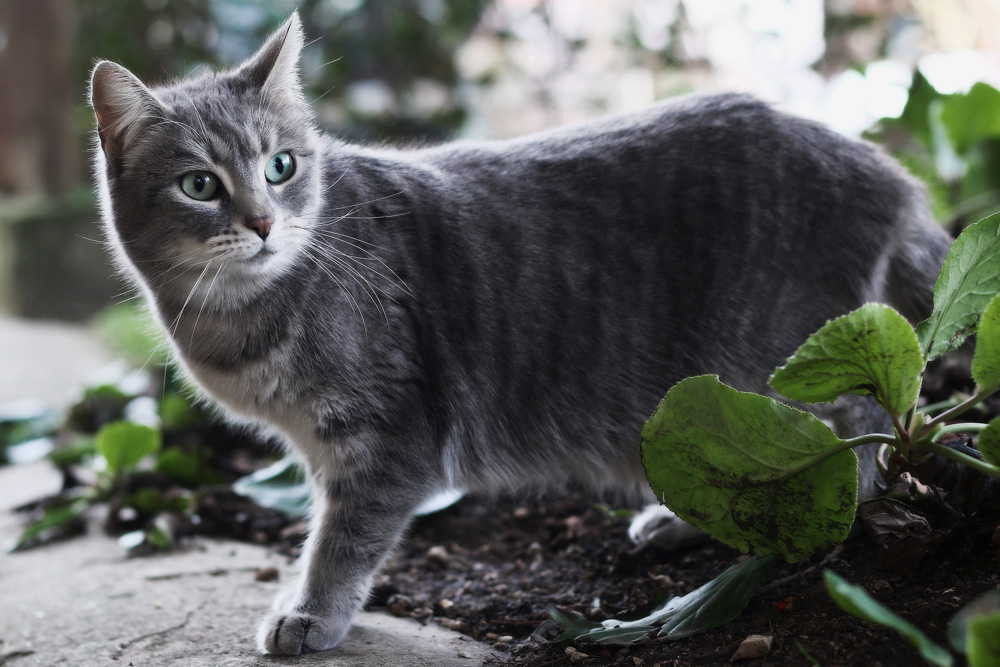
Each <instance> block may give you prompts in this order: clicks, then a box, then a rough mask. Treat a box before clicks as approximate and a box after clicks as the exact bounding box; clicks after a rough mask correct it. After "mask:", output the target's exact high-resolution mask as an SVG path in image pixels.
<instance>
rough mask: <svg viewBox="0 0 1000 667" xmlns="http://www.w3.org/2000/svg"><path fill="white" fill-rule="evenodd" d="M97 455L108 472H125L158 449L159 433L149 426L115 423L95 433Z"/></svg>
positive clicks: (124, 422) (106, 425)
mask: <svg viewBox="0 0 1000 667" xmlns="http://www.w3.org/2000/svg"><path fill="white" fill-rule="evenodd" d="M96 440H97V453H98V454H100V455H101V456H103V457H104V458H105V460H106V461H107V462H108V471H109V472H111V473H113V474H115V473H121V472H127V471H129V470H131V469H132V468H134V467H135V465H136V464H137V463H138V462H139V461H141V460H142V459H143V458H144V457H146V456H148V455H150V454H152V453H154V452H156V451H157V450H158V449H159V448H160V432H159V431H157V430H156V429H153V428H150V427H149V426H143V425H142V424H133V423H132V422H126V421H117V422H111V423H110V424H105V425H104V426H103V427H101V430H100V431H98V432H97V439H96Z"/></svg>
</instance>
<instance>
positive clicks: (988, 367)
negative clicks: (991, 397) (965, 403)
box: [972, 293, 1000, 390]
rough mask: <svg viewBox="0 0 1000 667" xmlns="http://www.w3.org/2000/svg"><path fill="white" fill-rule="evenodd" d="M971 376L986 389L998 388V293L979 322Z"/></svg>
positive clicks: (999, 341) (999, 343)
mask: <svg viewBox="0 0 1000 667" xmlns="http://www.w3.org/2000/svg"><path fill="white" fill-rule="evenodd" d="M972 377H973V378H975V380H976V382H978V383H979V384H980V385H981V386H982V387H984V388H986V389H987V390H995V389H1000V293H998V294H996V295H995V296H994V297H993V298H992V299H990V302H989V304H987V306H986V310H985V311H983V318H982V320H980V322H979V333H978V334H977V335H976V352H975V354H973V356H972Z"/></svg>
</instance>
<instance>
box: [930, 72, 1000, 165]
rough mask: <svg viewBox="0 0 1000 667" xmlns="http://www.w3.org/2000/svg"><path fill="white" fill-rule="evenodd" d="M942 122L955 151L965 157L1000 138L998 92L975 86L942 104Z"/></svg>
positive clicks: (994, 89) (983, 85)
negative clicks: (979, 147)
mask: <svg viewBox="0 0 1000 667" xmlns="http://www.w3.org/2000/svg"><path fill="white" fill-rule="evenodd" d="M943 104H944V108H943V109H942V110H941V122H942V123H943V124H944V126H945V129H946V130H947V132H948V138H949V139H950V140H951V143H952V144H953V145H954V146H955V149H956V150H957V151H958V152H960V153H964V152H965V151H967V150H969V149H970V148H972V147H973V146H974V145H975V144H977V143H979V142H980V141H982V140H983V139H988V138H990V137H1000V90H997V89H996V88H994V87H993V86H991V85H989V84H987V83H982V82H980V83H977V84H975V85H974V86H972V88H970V89H969V92H968V93H966V94H965V95H953V96H951V97H950V98H948V99H947V100H946V101H945V102H944V103H943Z"/></svg>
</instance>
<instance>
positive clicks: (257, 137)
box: [90, 14, 321, 305]
mask: <svg viewBox="0 0 1000 667" xmlns="http://www.w3.org/2000/svg"><path fill="white" fill-rule="evenodd" d="M302 42H303V39H302V28H301V26H300V23H299V19H298V16H297V15H295V14H293V15H292V17H291V18H289V19H288V21H286V22H285V24H284V25H283V26H282V27H281V28H279V29H278V30H277V32H275V33H274V34H273V35H272V36H271V37H270V39H268V41H267V42H266V43H265V44H264V46H263V47H262V48H261V49H260V50H259V51H258V52H257V53H256V54H254V55H253V56H252V57H251V58H250V59H249V60H247V61H246V62H244V63H243V64H242V65H240V66H239V67H237V68H235V69H233V70H231V71H227V72H221V73H207V74H203V75H202V76H200V77H197V78H191V79H185V80H182V81H179V82H176V83H173V84H170V85H166V86H162V87H155V88H147V87H146V86H145V85H143V84H142V83H141V82H140V81H139V80H138V79H137V78H136V77H135V76H134V75H133V74H132V73H131V72H129V71H128V70H126V69H125V68H123V67H121V66H120V65H117V64H115V63H111V62H107V61H103V62H100V63H98V64H97V66H96V67H95V68H94V72H93V75H92V78H91V87H90V99H91V104H92V106H93V108H94V113H95V114H96V116H97V136H98V139H99V144H100V147H99V150H98V151H97V154H98V155H97V161H96V164H97V168H96V172H97V181H98V184H99V186H100V190H101V198H102V205H103V215H104V221H105V225H106V228H107V233H108V237H109V239H110V241H111V242H112V244H113V245H114V246H115V247H116V248H117V250H118V252H119V255H120V259H122V260H124V263H125V265H126V266H127V267H131V268H132V269H134V270H135V271H137V273H138V275H140V276H141V277H142V278H143V281H144V282H145V284H146V286H147V287H148V288H150V289H152V290H153V291H154V292H156V293H158V294H160V295H161V296H162V295H166V296H168V297H174V298H181V299H183V298H190V297H191V296H192V295H195V296H197V292H198V291H202V292H204V293H205V298H206V299H207V298H208V292H206V291H205V290H207V289H208V285H209V284H210V281H211V282H212V284H215V285H216V288H215V290H214V291H215V293H214V294H213V295H212V299H213V300H215V299H222V300H225V301H226V302H227V303H230V304H232V305H238V303H239V302H240V301H241V300H242V299H241V295H243V296H245V295H249V294H252V293H253V292H254V291H255V290H256V288H257V287H259V286H260V285H262V284H266V283H268V282H270V281H271V280H274V279H275V278H277V277H279V276H281V275H282V274H284V273H285V272H286V271H287V270H288V269H289V268H290V267H291V266H293V265H294V263H295V260H296V258H297V256H298V254H299V251H300V249H301V248H302V246H303V245H304V244H305V243H306V242H307V239H306V237H307V235H308V231H309V228H310V227H311V226H312V224H311V223H312V220H313V219H314V218H315V215H316V211H317V209H318V198H319V194H318V192H319V187H318V185H319V179H320V171H321V170H320V165H319V164H318V163H317V161H318V159H319V155H318V148H319V136H318V134H317V131H316V129H315V125H314V122H313V117H312V112H311V110H310V108H309V106H308V104H307V103H306V101H305V99H304V97H303V94H302V88H301V84H300V82H299V76H298V62H299V54H300V51H301V49H302ZM199 285H200V286H199ZM168 290H169V292H167V291H168ZM220 305H221V303H220Z"/></svg>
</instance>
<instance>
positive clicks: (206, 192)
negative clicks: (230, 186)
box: [181, 171, 219, 201]
mask: <svg viewBox="0 0 1000 667" xmlns="http://www.w3.org/2000/svg"><path fill="white" fill-rule="evenodd" d="M181 190H183V191H184V194H186V195H187V196H188V197H190V198H191V199H197V200H198V201H208V200H209V199H211V198H212V197H214V196H215V193H216V192H218V190H219V179H218V178H217V177H216V176H215V174H213V173H210V172H207V171H189V172H188V173H186V174H184V175H183V176H181Z"/></svg>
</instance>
